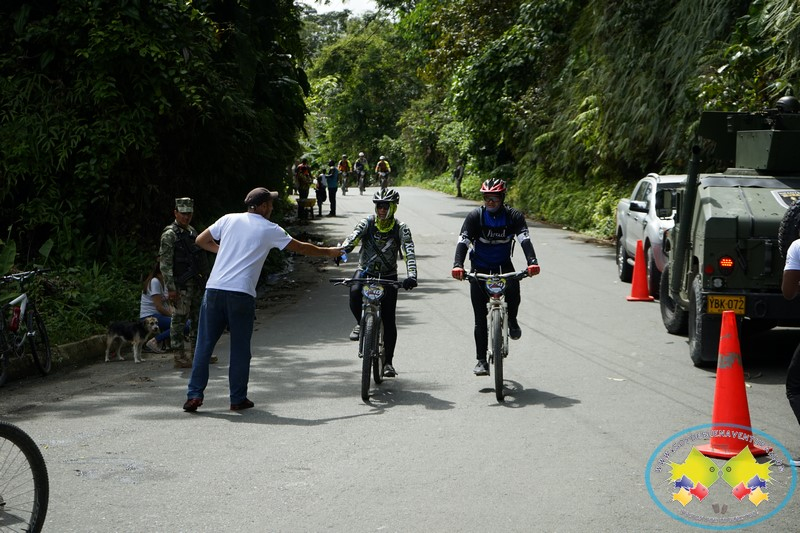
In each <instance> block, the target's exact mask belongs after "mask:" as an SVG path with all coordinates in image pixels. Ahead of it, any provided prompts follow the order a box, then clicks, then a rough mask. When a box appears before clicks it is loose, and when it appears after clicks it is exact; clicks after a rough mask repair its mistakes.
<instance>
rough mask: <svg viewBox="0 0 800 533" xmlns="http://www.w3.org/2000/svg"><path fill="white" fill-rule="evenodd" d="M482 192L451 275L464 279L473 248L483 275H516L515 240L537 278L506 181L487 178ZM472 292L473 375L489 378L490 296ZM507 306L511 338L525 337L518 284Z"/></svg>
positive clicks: (478, 289) (474, 287) (511, 284)
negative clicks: (519, 317)
mask: <svg viewBox="0 0 800 533" xmlns="http://www.w3.org/2000/svg"><path fill="white" fill-rule="evenodd" d="M481 192H482V193H483V202H484V205H483V206H482V207H478V208H476V209H474V210H473V211H471V212H470V213H469V214H468V215H467V218H466V219H465V220H464V224H463V225H462V226H461V233H460V235H459V237H458V243H457V244H456V256H455V260H454V261H453V270H452V272H451V274H452V276H453V277H454V278H455V279H458V280H463V279H464V277H465V272H464V260H465V259H466V257H467V251H468V250H469V248H470V246H471V247H472V251H471V252H470V261H471V263H472V269H473V270H474V271H475V272H478V273H481V274H505V273H508V272H514V265H513V264H511V252H512V248H513V246H512V245H513V240H514V237H516V238H517V241H519V244H520V247H521V248H522V251H523V253H524V254H525V260H526V261H527V264H528V269H527V270H528V275H529V276H535V275H537V274H538V273H539V264H538V262H537V260H536V252H535V251H534V250H533V243H532V242H531V237H530V232H529V231H528V223H527V222H526V221H525V216H524V215H523V214H522V213H521V212H520V211H518V210H516V209H514V208H513V207H508V206H507V205H505V204H504V201H505V196H506V182H505V181H503V180H499V179H494V178H491V179H488V180H486V181H484V182H483V185H481ZM469 292H470V298H471V299H472V311H473V313H474V315H475V350H476V357H477V359H478V364H477V365H475V369H474V370H473V372H474V373H475V375H476V376H486V375H488V374H489V364H488V363H487V362H486V351H487V348H488V342H489V341H488V333H487V327H488V326H487V320H486V303H487V302H488V301H489V297H488V296H487V294H486V291H484V288H483V286H482V285H481V284H479V283H471V284H470V289H469ZM506 304H507V305H508V334H509V337H511V338H512V339H519V338H520V337H521V336H522V329H520V327H519V324H518V323H517V312H518V311H519V304H520V292H519V281H517V280H509V281H508V286H507V289H506Z"/></svg>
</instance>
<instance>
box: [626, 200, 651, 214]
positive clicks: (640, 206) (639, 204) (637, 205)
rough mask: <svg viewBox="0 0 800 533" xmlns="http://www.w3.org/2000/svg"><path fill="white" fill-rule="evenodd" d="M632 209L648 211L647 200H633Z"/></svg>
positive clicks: (639, 211)
mask: <svg viewBox="0 0 800 533" xmlns="http://www.w3.org/2000/svg"><path fill="white" fill-rule="evenodd" d="M630 210H631V211H635V212H637V213H647V211H648V206H647V202H645V201H643V200H631V205H630Z"/></svg>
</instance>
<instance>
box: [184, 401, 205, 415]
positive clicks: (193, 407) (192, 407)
mask: <svg viewBox="0 0 800 533" xmlns="http://www.w3.org/2000/svg"><path fill="white" fill-rule="evenodd" d="M201 405H203V400H202V399H201V398H189V399H188V400H186V403H185V404H183V410H184V411H187V412H189V413H194V412H195V411H197V408H198V407H200V406H201Z"/></svg>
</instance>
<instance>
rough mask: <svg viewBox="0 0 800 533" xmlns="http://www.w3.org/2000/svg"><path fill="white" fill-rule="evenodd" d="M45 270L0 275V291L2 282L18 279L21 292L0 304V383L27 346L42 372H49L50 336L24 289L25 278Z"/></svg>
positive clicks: (2, 382) (6, 377)
mask: <svg viewBox="0 0 800 533" xmlns="http://www.w3.org/2000/svg"><path fill="white" fill-rule="evenodd" d="M42 272H44V270H41V269H39V270H30V271H28V272H18V273H16V274H9V275H7V276H3V277H2V278H0V292H2V289H3V286H4V285H7V284H10V283H12V282H13V283H17V284H18V285H19V289H20V292H21V294H19V295H18V296H16V297H15V298H13V299H12V300H11V301H10V302H8V303H7V304H4V305H3V306H2V307H0V387H1V386H3V385H4V384H5V383H6V380H7V379H8V369H9V363H10V362H11V361H12V360H13V359H17V358H21V357H23V356H24V355H25V351H26V347H27V348H28V349H30V354H31V357H32V358H33V363H34V364H35V365H36V368H38V369H39V372H41V374H42V375H47V374H49V373H50V369H51V367H52V354H51V352H50V339H49V337H48V336H47V330H46V329H45V327H44V320H42V316H41V315H40V314H39V311H37V310H36V305H35V303H34V301H33V299H31V298H30V297H28V293H27V292H26V290H25V287H26V285H27V283H28V281H29V280H30V279H31V278H33V277H34V276H36V275H38V274H41V273H42Z"/></svg>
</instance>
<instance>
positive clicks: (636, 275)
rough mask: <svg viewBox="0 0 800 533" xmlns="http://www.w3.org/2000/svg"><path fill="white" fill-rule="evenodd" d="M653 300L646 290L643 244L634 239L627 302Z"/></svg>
mask: <svg viewBox="0 0 800 533" xmlns="http://www.w3.org/2000/svg"><path fill="white" fill-rule="evenodd" d="M653 300H655V298H653V297H652V296H650V293H649V292H648V290H647V267H646V266H645V264H644V246H643V245H642V241H640V240H639V241H636V260H635V262H634V263H633V283H632V284H631V295H630V296H628V301H629V302H652V301H653Z"/></svg>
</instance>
